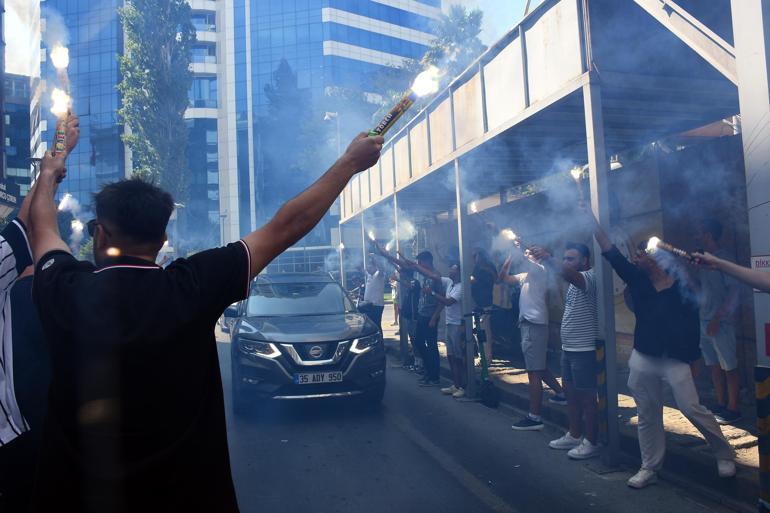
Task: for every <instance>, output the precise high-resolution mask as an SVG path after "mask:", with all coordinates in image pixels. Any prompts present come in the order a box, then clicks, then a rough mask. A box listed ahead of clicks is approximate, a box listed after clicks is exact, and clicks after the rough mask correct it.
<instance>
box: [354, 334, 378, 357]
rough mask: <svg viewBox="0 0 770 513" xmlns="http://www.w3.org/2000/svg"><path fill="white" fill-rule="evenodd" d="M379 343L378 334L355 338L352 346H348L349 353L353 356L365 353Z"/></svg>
mask: <svg viewBox="0 0 770 513" xmlns="http://www.w3.org/2000/svg"><path fill="white" fill-rule="evenodd" d="M381 341H382V336H381V335H380V334H379V333H375V334H374V335H370V336H368V337H361V338H357V339H355V340H354V341H353V345H352V346H350V351H351V352H352V353H355V354H361V353H365V352H367V351H368V350H370V349H371V348H373V347H374V346H376V345H377V344H379V343H380V342H381Z"/></svg>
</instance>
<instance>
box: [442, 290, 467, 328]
mask: <svg viewBox="0 0 770 513" xmlns="http://www.w3.org/2000/svg"><path fill="white" fill-rule="evenodd" d="M443 279H444V278H442V281H443ZM446 298H447V299H454V300H455V301H456V303H455V304H453V305H449V306H447V307H446V308H445V310H446V312H445V313H444V314H445V316H446V323H447V324H452V325H454V326H459V325H460V324H461V323H462V321H463V284H462V282H457V283H452V280H449V283H447V284H446Z"/></svg>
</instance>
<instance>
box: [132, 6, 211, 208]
mask: <svg viewBox="0 0 770 513" xmlns="http://www.w3.org/2000/svg"><path fill="white" fill-rule="evenodd" d="M190 12H191V9H190V6H189V5H188V4H187V2H186V1H185V0H127V1H126V3H125V6H124V7H123V8H122V9H121V10H120V17H121V21H122V24H123V30H124V33H125V53H124V55H122V56H120V57H119V62H120V72H121V75H122V82H121V83H120V84H119V85H118V90H119V91H120V93H121V95H122V97H123V104H122V106H121V108H120V110H119V112H118V113H119V115H120V117H121V119H122V120H123V122H124V123H125V124H126V125H127V127H128V128H129V129H130V132H129V133H127V134H125V135H124V140H125V141H126V143H127V144H128V146H129V148H130V149H131V152H132V159H133V165H134V175H137V176H141V177H142V178H144V179H146V180H149V181H151V182H153V183H156V184H159V185H160V186H162V187H163V188H165V189H166V190H168V191H169V192H171V193H172V194H173V195H174V197H175V198H176V199H177V201H182V200H184V199H185V197H186V184H185V175H186V174H187V158H186V147H187V126H186V125H185V121H184V113H185V110H187V107H188V105H189V99H188V91H189V90H190V87H191V85H192V72H191V70H190V51H191V48H192V45H193V44H194V43H195V41H196V37H195V28H194V27H193V25H192V22H191V21H190Z"/></svg>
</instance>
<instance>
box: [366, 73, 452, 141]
mask: <svg viewBox="0 0 770 513" xmlns="http://www.w3.org/2000/svg"><path fill="white" fill-rule="evenodd" d="M441 75H442V72H441V71H440V70H439V69H438V68H437V67H435V66H430V67H429V68H428V69H426V70H425V71H423V72H422V73H420V74H419V75H417V78H415V79H414V82H413V83H412V87H411V88H410V89H409V90H408V91H407V92H406V94H405V95H404V97H403V98H401V101H399V102H398V103H397V104H396V106H395V107H393V108H392V109H390V111H389V112H388V113H387V114H385V117H383V118H382V121H380V122H379V123H378V124H377V126H376V127H374V128H373V129H371V130H370V131H369V136H377V135H383V136H384V135H385V133H386V132H387V131H388V130H390V129H391V128H393V125H395V124H396V121H398V120H399V119H400V118H401V116H403V115H404V113H405V112H406V111H407V110H409V108H410V107H411V106H412V105H414V102H416V101H417V99H418V98H422V97H423V96H428V95H430V94H434V93H437V92H438V90H439V87H440V83H439V78H441Z"/></svg>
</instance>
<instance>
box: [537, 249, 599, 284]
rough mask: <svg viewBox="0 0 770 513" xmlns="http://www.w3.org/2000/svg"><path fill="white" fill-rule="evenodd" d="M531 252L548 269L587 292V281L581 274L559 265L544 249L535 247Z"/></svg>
mask: <svg viewBox="0 0 770 513" xmlns="http://www.w3.org/2000/svg"><path fill="white" fill-rule="evenodd" d="M531 251H532V254H533V255H534V256H535V258H537V259H538V260H539V261H541V262H543V264H544V265H545V266H546V267H548V268H549V269H551V270H552V271H553V272H555V273H556V274H558V275H559V276H561V277H562V279H563V280H564V281H566V282H567V283H571V284H572V285H574V286H576V287H577V288H579V289H580V290H586V287H587V284H586V279H585V278H584V277H583V275H582V274H581V273H579V272H578V271H576V270H574V269H572V268H571V267H568V266H566V265H564V264H561V265H560V264H558V263H557V262H556V260H555V259H554V258H553V256H552V255H551V254H550V253H549V252H548V251H546V250H545V249H544V248H541V247H539V246H535V247H533V248H531Z"/></svg>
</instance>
